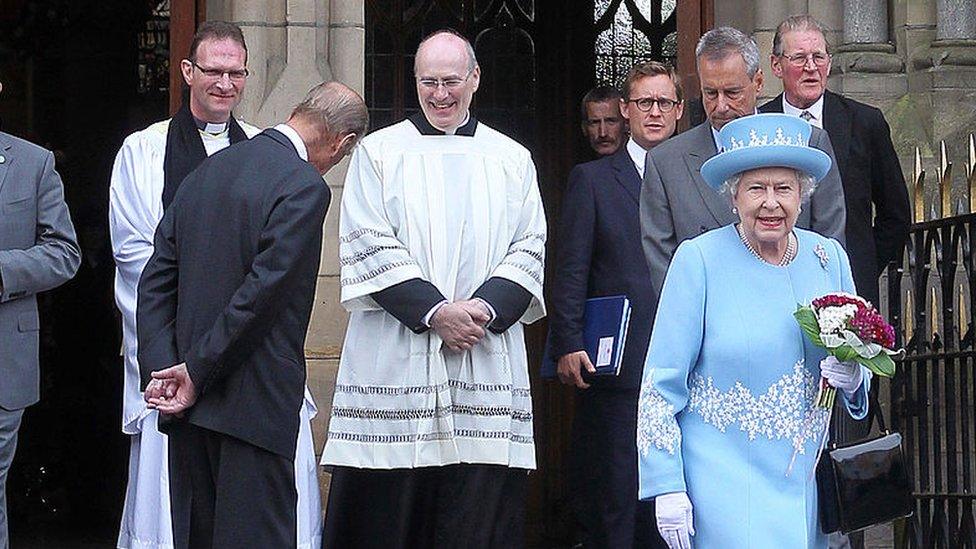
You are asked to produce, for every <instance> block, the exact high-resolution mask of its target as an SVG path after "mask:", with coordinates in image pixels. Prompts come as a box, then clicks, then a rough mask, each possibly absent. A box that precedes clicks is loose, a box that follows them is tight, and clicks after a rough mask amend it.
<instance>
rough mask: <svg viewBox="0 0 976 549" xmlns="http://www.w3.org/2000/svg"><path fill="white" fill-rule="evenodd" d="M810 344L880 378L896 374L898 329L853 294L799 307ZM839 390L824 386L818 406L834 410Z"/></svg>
mask: <svg viewBox="0 0 976 549" xmlns="http://www.w3.org/2000/svg"><path fill="white" fill-rule="evenodd" d="M793 316H794V317H795V318H796V320H797V322H798V323H799V324H800V328H801V329H802V330H803V332H804V333H805V334H806V336H807V338H809V339H810V341H811V342H812V343H813V344H814V345H816V346H818V347H821V348H824V349H826V350H827V352H828V353H829V354H831V355H833V356H834V357H836V358H837V360H841V361H845V362H852V361H853V362H858V363H860V364H863V365H864V366H866V367H867V368H868V369H869V370H871V371H872V372H873V373H875V374H876V375H879V376H883V377H891V376H892V375H894V373H895V362H894V360H893V359H892V357H896V356H899V355H901V354H902V353H903V352H904V351H903V350H897V351H896V350H893V348H894V346H895V329H894V328H893V327H892V326H891V325H890V324H888V322H887V321H886V320H885V319H884V317H882V316H881V314H880V313H879V312H878V311H877V309H875V308H874V306H873V305H871V303H870V302H868V301H867V300H865V299H863V298H861V297H858V296H856V295H852V294H846V293H833V294H827V295H825V296H823V297H819V298H817V299H814V300H813V301H812V302H811V304H810V306H809V307H805V306H800V307H798V308H797V310H796V312H795V313H794V314H793ZM835 395H836V390H834V389H833V388H832V387H829V386H826V384H823V383H822V384H821V390H820V394H819V395H818V396H817V405H818V406H822V407H825V408H829V407H831V406H833V403H834V398H835Z"/></svg>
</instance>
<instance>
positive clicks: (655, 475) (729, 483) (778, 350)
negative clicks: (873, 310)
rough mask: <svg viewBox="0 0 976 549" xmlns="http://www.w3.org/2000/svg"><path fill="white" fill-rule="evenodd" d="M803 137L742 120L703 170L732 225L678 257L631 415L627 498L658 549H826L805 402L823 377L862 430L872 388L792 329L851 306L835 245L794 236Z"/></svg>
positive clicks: (823, 166) (805, 185)
mask: <svg viewBox="0 0 976 549" xmlns="http://www.w3.org/2000/svg"><path fill="white" fill-rule="evenodd" d="M809 137H810V125H809V124H808V123H807V122H805V121H804V120H802V119H800V118H798V117H794V116H788V115H781V114H760V115H755V116H748V117H744V118H740V119H738V120H735V121H733V122H729V123H728V124H726V125H725V126H724V127H723V128H722V130H721V132H720V138H721V142H722V144H723V148H724V152H722V153H720V154H718V155H716V156H714V157H713V158H711V159H709V160H708V161H707V162H706V163H705V164H704V165H703V166H702V169H701V174H702V177H703V178H704V180H705V181H706V182H707V183H708V184H709V185H710V186H712V187H713V188H715V189H721V190H724V192H727V193H728V195H729V197H730V198H731V206H732V211H733V212H735V213H737V215H738V217H739V222H738V223H736V224H734V225H729V226H726V227H722V228H720V229H715V230H713V231H710V232H708V233H705V234H703V235H701V236H699V237H697V238H694V239H691V240H687V241H685V242H683V243H682V244H681V245H680V246H678V249H677V251H676V252H675V254H674V258H673V260H672V262H671V267H670V269H669V270H668V275H667V278H666V281H665V283H664V287H663V290H662V292H661V300H660V304H659V306H658V312H657V320H656V322H655V324H654V329H653V331H652V335H651V341H650V345H649V348H648V353H647V360H646V363H645V366H644V374H643V383H642V387H641V396H640V403H639V406H638V427H637V445H638V456H639V472H640V497H641V499H650V498H654V499H655V503H656V513H657V520H658V529H659V530H660V532H661V535H662V536H663V537H664V539H665V540H666V541H667V542H668V545H669V546H670V548H671V549H679V548H681V549H685V548H688V549H690V548H691V546H692V542H691V540H692V539H694V546H695V547H698V548H715V547H722V548H726V547H752V548H783V547H789V548H801V547H802V548H807V547H827V538H826V536H825V535H824V533H823V532H822V531H821V529H820V527H819V523H818V512H817V488H816V481H815V479H814V474H813V471H814V468H815V465H816V463H815V461H816V458H817V456H818V449H819V448H820V445H821V443H822V441H823V436H824V433H825V428H826V424H827V421H828V413H827V411H826V410H824V409H821V408H817V407H815V405H814V398H815V397H816V394H817V390H818V385H819V382H820V379H821V377H823V378H825V379H826V380H827V382H828V383H829V384H830V385H831V386H833V387H836V388H838V389H840V390H839V391H838V395H839V397H838V400H840V401H841V402H842V405H843V406H846V408H847V410H848V412H849V413H850V414H851V415H852V416H853V417H855V418H858V419H860V418H863V417H864V416H865V415H866V414H867V394H866V391H867V390H868V388H869V383H870V378H871V374H870V371H869V370H867V369H866V368H864V367H862V366H860V365H858V364H856V363H843V362H838V361H836V360H835V359H833V358H832V357H831V358H826V354H825V353H824V351H823V350H821V349H819V348H816V347H814V346H813V345H811V344H810V343H809V342H808V341H807V339H806V338H805V337H804V335H803V333H802V332H801V331H800V328H799V326H798V325H797V323H796V320H795V319H794V318H793V312H794V311H795V310H796V307H797V304H809V303H810V302H811V301H812V300H813V299H814V298H817V297H820V296H822V295H824V294H827V293H831V292H840V291H844V292H850V293H854V282H853V279H852V277H851V267H850V263H849V260H848V258H847V254H846V253H845V252H844V250H843V248H841V245H840V244H839V243H838V242H837V241H835V240H832V239H829V238H825V237H823V236H820V235H818V234H816V233H813V232H810V231H805V230H801V229H797V228H795V227H794V224H795V222H796V219H797V215H798V214H799V213H800V209H801V207H802V203H803V202H804V198H806V197H808V196H809V195H810V192H811V191H812V190H813V187H814V186H815V185H816V183H817V181H819V180H820V179H822V178H823V177H824V176H825V175H826V174H827V171H828V170H829V168H830V162H831V160H830V157H829V156H828V155H826V154H824V153H823V152H822V151H819V150H817V149H815V148H811V147H809V146H808V141H809ZM689 184H693V183H692V182H689Z"/></svg>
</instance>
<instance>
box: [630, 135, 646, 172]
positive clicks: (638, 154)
mask: <svg viewBox="0 0 976 549" xmlns="http://www.w3.org/2000/svg"><path fill="white" fill-rule="evenodd" d="M627 154H629V155H630V159H631V160H633V161H634V167H635V168H637V173H639V174H640V176H641V179H643V178H644V162H645V161H646V159H647V151H646V150H644V147H641V146H640V145H638V144H637V142H636V141H634V138H633V136H631V137H630V138H629V139H627Z"/></svg>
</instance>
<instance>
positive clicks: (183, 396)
mask: <svg viewBox="0 0 976 549" xmlns="http://www.w3.org/2000/svg"><path fill="white" fill-rule="evenodd" d="M143 398H144V399H145V401H146V405H147V406H148V407H149V408H152V409H155V410H159V412H160V413H161V414H172V415H175V416H182V415H183V412H185V411H186V410H187V409H188V408H190V407H191V406H193V404H195V403H196V401H197V393H196V387H194V385H193V380H192V379H190V372H189V371H188V370H187V369H186V363H185V362H184V363H181V364H177V365H175V366H170V367H169V368H166V369H165V370H159V371H156V372H153V373H152V381H150V382H149V385H147V386H146V392H145V393H144V394H143Z"/></svg>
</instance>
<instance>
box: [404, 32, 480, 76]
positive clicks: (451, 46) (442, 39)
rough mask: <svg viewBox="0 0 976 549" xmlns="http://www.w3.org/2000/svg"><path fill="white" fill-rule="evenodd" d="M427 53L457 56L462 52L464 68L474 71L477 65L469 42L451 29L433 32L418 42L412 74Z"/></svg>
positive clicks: (415, 71)
mask: <svg viewBox="0 0 976 549" xmlns="http://www.w3.org/2000/svg"><path fill="white" fill-rule="evenodd" d="M431 48H433V49H431ZM429 52H436V53H437V54H438V55H443V54H444V53H445V52H451V53H452V54H455V55H457V54H459V53H462V52H463V55H464V56H465V66H466V67H467V69H468V70H469V71H471V70H474V68H475V67H476V66H477V65H478V59H477V58H476V57H475V55H474V48H473V47H471V42H469V41H468V39H467V38H465V37H463V36H461V35H460V34H458V33H457V32H455V31H453V30H451V29H441V30H437V31H434V32H432V33H430V34H428V35H427V37H426V38H424V39H423V40H421V41H420V45H419V46H417V55H416V56H414V59H413V72H414V74H416V73H417V65H418V62H419V61H420V59H421V56H424V55H428V54H429Z"/></svg>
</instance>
